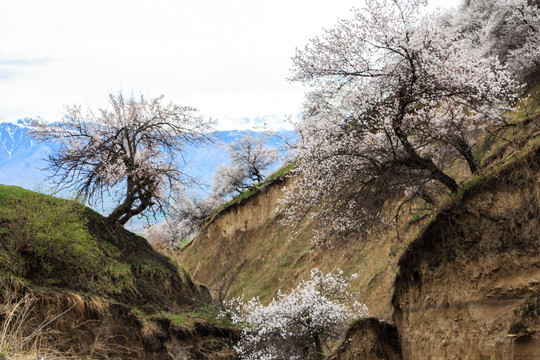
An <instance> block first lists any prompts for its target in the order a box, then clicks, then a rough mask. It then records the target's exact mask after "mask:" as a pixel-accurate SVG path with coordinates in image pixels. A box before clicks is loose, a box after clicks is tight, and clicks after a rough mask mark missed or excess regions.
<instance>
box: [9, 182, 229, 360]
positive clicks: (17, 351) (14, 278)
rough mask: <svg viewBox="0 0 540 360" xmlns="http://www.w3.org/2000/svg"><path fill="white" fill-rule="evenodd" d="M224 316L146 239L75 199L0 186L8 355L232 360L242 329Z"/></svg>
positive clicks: (202, 291)
mask: <svg viewBox="0 0 540 360" xmlns="http://www.w3.org/2000/svg"><path fill="white" fill-rule="evenodd" d="M216 314H217V311H215V310H212V307H211V299H210V297H209V293H208V290H207V289H206V288H204V287H201V286H198V285H195V284H194V283H193V282H192V281H191V279H190V277H189V276H188V275H187V273H186V272H185V271H184V270H183V269H182V268H180V267H179V266H178V265H177V264H175V263H174V262H172V261H171V260H170V259H168V258H167V257H165V256H163V255H161V254H159V253H157V252H156V251H154V250H153V249H152V248H151V247H150V245H149V244H148V243H147V242H146V240H145V239H143V238H141V237H139V236H136V235H135V234H133V233H130V232H129V231H126V230H124V229H122V228H117V229H110V228H107V227H106V226H105V223H104V219H103V217H102V216H101V215H99V214H98V213H96V212H94V211H92V210H90V209H88V208H85V207H83V206H82V205H80V204H78V203H76V202H73V201H67V200H63V199H58V198H54V197H50V196H47V195H42V194H38V193H35V192H31V191H28V190H24V189H21V188H18V187H13V186H4V185H0V319H1V320H2V336H1V337H0V358H2V359H4V358H5V357H7V358H11V356H21V355H22V354H29V355H31V354H34V355H35V356H47V355H49V356H53V355H55V356H56V355H62V356H74V355H77V356H89V357H90V358H110V357H113V358H114V357H119V358H133V359H155V358H167V357H168V356H169V355H168V353H169V352H173V353H174V354H175V358H176V359H182V358H194V357H195V358H196V357H197V356H202V355H201V354H205V353H208V354H212V353H220V352H221V353H222V356H223V357H221V358H223V359H225V358H227V356H230V350H227V349H228V348H229V342H230V338H231V337H232V338H234V337H235V336H236V335H235V334H236V332H235V330H234V329H231V328H228V327H226V326H225V325H226V324H221V325H220V323H219V322H218V321H217V320H216ZM227 353H229V355H227ZM182 354H183V355H182Z"/></svg>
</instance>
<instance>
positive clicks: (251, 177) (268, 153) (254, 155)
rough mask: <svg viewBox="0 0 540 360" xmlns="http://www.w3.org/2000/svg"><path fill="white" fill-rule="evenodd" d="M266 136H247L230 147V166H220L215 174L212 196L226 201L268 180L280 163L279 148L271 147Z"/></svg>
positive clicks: (228, 146)
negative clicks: (223, 198)
mask: <svg viewBox="0 0 540 360" xmlns="http://www.w3.org/2000/svg"><path fill="white" fill-rule="evenodd" d="M267 141H268V139H267V136H266V135H265V134H264V133H259V134H256V135H255V134H247V135H244V136H242V137H241V138H238V139H236V140H235V141H233V142H232V143H230V144H229V145H227V153H228V154H229V159H230V161H231V164H230V165H219V166H218V167H217V168H216V172H215V173H214V179H213V184H212V193H213V194H215V195H216V196H220V197H226V196H228V195H231V194H233V193H235V192H237V193H239V194H241V193H242V192H243V191H244V190H246V189H248V188H250V187H251V186H253V184H254V183H257V182H261V181H262V180H264V177H265V176H264V173H265V171H266V170H268V169H269V168H270V167H271V166H272V165H273V164H274V163H275V162H276V160H277V158H278V156H279V154H278V151H277V149H276V148H273V147H270V146H268V145H267V144H266V143H267Z"/></svg>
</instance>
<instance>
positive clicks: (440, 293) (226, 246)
mask: <svg viewBox="0 0 540 360" xmlns="http://www.w3.org/2000/svg"><path fill="white" fill-rule="evenodd" d="M513 121H515V125H514V126H512V127H510V128H509V129H507V130H505V132H503V133H500V134H499V138H498V139H493V138H491V139H488V138H486V139H485V140H484V145H483V146H482V147H481V149H480V150H479V153H478V154H479V155H480V156H482V158H483V160H482V163H483V166H484V168H485V169H486V170H485V171H484V172H483V173H481V174H479V175H477V176H475V177H473V178H469V177H468V176H467V175H466V172H463V171H462V172H460V171H461V170H460V167H459V166H456V167H455V168H454V169H453V170H452V171H453V172H455V173H456V174H458V176H459V179H460V183H461V188H460V191H459V192H457V193H456V194H453V195H452V196H450V197H447V198H445V199H444V200H443V202H442V204H441V205H440V206H439V207H437V208H435V209H432V210H431V211H430V212H424V213H423V214H422V213H420V215H419V216H418V215H414V214H411V215H409V216H405V217H404V218H402V219H401V220H400V222H399V226H398V227H397V231H396V227H394V228H390V229H387V230H382V231H380V230H379V231H376V232H374V233H373V234H372V235H371V236H370V238H369V241H365V238H362V237H360V236H358V235H356V234H351V235H350V236H349V237H348V238H347V239H345V241H333V244H334V245H333V246H332V247H322V248H321V247H316V246H314V245H311V244H310V243H309V240H310V239H311V237H312V236H313V234H314V231H316V230H317V227H318V224H317V223H316V222H314V221H312V220H305V221H304V222H302V223H300V224H299V225H298V226H297V227H296V228H294V229H293V228H289V227H285V226H283V225H281V224H280V222H279V220H280V217H281V216H282V215H280V214H279V213H277V212H276V207H277V205H278V203H279V200H280V199H281V198H282V197H283V190H284V188H285V187H286V186H287V185H288V184H289V182H290V181H294V179H292V178H281V179H279V180H278V181H275V182H274V183H273V184H271V185H269V186H266V187H263V188H261V189H259V190H258V191H257V192H255V194H252V195H251V196H250V197H248V198H246V199H243V200H241V201H240V202H238V203H235V204H233V205H232V206H230V207H228V208H227V209H225V210H224V211H222V212H221V213H219V214H218V215H216V216H214V217H213V218H212V219H211V220H210V221H209V222H208V223H206V224H205V225H204V226H203V227H202V228H201V229H200V231H199V233H198V234H197V236H196V237H195V239H194V240H193V242H192V243H191V244H190V245H189V246H188V247H186V248H185V249H184V250H183V251H182V252H181V253H180V254H179V262H180V264H182V265H183V266H185V267H186V268H187V269H188V271H189V272H190V273H191V274H192V275H193V278H194V279H195V281H197V282H199V283H204V284H205V285H207V286H208V287H209V288H210V289H211V290H212V291H214V293H215V294H217V295H219V294H220V293H222V294H223V293H224V292H225V291H228V293H227V295H228V296H239V295H241V294H244V295H245V297H246V298H248V299H249V298H251V297H252V296H259V297H260V298H261V300H263V301H267V302H268V301H270V300H271V299H272V298H273V297H274V296H275V295H276V293H277V290H278V289H281V290H282V291H286V290H288V289H290V288H292V287H294V286H295V285H296V284H297V283H298V281H299V280H301V279H305V278H306V277H307V276H308V273H309V270H310V269H312V268H314V267H317V268H319V269H321V270H322V271H323V272H328V271H332V270H334V269H336V268H341V269H343V270H344V271H345V273H346V274H352V273H357V274H358V278H357V279H356V280H355V281H354V282H353V283H352V289H353V290H356V291H358V292H359V296H358V299H359V300H360V301H362V302H364V303H366V304H367V306H368V308H369V311H370V314H371V316H373V317H375V318H377V319H380V320H385V321H386V322H387V323H390V324H393V325H392V326H389V325H380V324H385V323H378V322H376V323H373V322H370V321H367V322H365V323H359V324H357V325H355V326H354V327H353V328H351V329H350V330H349V332H348V334H347V336H346V339H347V341H346V342H345V343H344V344H343V346H342V347H341V348H340V349H339V350H338V351H337V352H336V353H335V354H334V357H333V358H334V359H357V358H364V357H359V356H360V355H359V354H360V353H362V352H363V354H372V355H371V356H373V357H366V358H369V359H371V358H373V359H386V358H388V359H390V358H392V359H393V358H396V359H401V358H405V359H416V358H418V356H420V354H422V356H424V354H425V355H426V358H445V359H446V358H454V359H462V358H471V359H480V358H482V359H483V358H487V359H499V358H513V357H515V358H516V359H520V358H523V359H526V358H527V359H528V358H535V357H538V356H539V355H538V354H537V353H536V352H534V351H536V350H535V349H538V348H540V347H539V346H538V341H539V340H538V339H539V338H538V334H539V333H540V328H539V322H538V321H539V320H538V316H537V314H538V291H539V288H538V279H540V273H539V271H538V269H540V253H539V250H538V249H540V238H539V235H538V234H540V229H539V227H538V226H539V225H538V224H539V223H540V217H539V213H540V211H539V207H538V204H539V203H540V198H539V197H538V194H539V191H540V188H539V187H538V184H539V183H540V178H539V170H540V169H539V168H538V164H539V163H540V146H539V142H538V132H537V127H536V125H533V126H531V119H530V118H528V117H527V116H523V114H521V113H516V114H514V115H513ZM533 123H534V121H533ZM501 138H504V139H508V138H510V139H512V140H511V141H507V140H504V141H503V140H501ZM460 174H463V175H460ZM334 240H335V239H334ZM392 329H393V330H392ZM441 339H442V340H441ZM441 341H442V342H443V346H441ZM385 344H386V345H385ZM388 344H391V345H388ZM396 344H398V345H396ZM381 349H397V350H396V351H395V352H392V351H390V350H388V351H389V352H384V351H382V350H381ZM377 354H378V355H377ZM366 356H367V355H366Z"/></svg>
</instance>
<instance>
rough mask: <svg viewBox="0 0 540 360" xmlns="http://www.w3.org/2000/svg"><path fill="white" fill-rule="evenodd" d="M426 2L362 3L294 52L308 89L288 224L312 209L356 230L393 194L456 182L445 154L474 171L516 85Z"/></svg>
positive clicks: (298, 75) (426, 192)
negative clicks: (487, 131)
mask: <svg viewBox="0 0 540 360" xmlns="http://www.w3.org/2000/svg"><path fill="white" fill-rule="evenodd" d="M425 3H426V2H425V1H422V0H367V1H366V7H365V8H364V9H358V10H354V12H353V15H354V17H353V18H352V19H350V20H341V21H339V22H338V24H337V25H336V26H335V27H334V28H332V29H328V30H325V32H324V34H323V35H322V36H320V37H316V38H314V39H312V40H311V41H310V43H309V44H308V45H307V46H306V47H305V48H304V49H302V50H297V54H296V56H295V57H294V58H293V61H294V73H293V77H292V80H295V81H299V82H302V83H304V84H307V85H309V86H311V87H312V91H311V93H310V95H309V96H308V102H307V105H306V111H305V115H304V119H303V121H302V122H301V123H300V125H299V126H298V132H299V133H300V137H299V143H298V146H297V152H296V154H295V155H296V158H297V164H298V167H297V169H296V173H299V174H301V176H300V177H299V179H298V181H296V182H295V183H294V184H293V185H292V186H291V187H290V188H289V191H288V192H287V194H288V197H287V200H286V205H285V206H283V207H282V208H283V210H284V212H285V213H286V214H287V215H288V219H289V221H290V222H297V221H299V220H300V219H301V218H302V217H303V216H304V215H305V214H308V213H310V214H312V215H314V216H318V217H319V218H320V219H321V220H322V221H323V225H324V226H323V227H325V228H332V229H335V230H338V231H340V230H355V229H361V228H363V227H364V226H365V225H367V224H370V223H372V222H373V221H378V219H380V213H379V211H381V209H382V205H383V204H384V203H385V200H386V199H388V198H390V197H391V196H393V195H397V194H403V193H404V192H406V193H408V194H411V195H412V196H420V197H422V198H423V199H425V200H426V201H428V202H433V197H432V196H431V194H430V191H431V190H432V189H433V188H435V187H438V186H439V185H440V186H442V187H443V188H446V189H448V190H449V191H451V192H454V191H456V190H457V189H458V184H457V183H456V181H455V179H454V178H452V177H451V176H450V175H448V174H447V173H445V171H444V170H445V167H446V166H447V165H448V163H449V162H450V161H455V159H458V158H461V159H463V160H464V162H465V163H466V164H468V167H469V168H470V171H472V172H476V171H477V170H478V164H477V161H476V159H475V158H474V156H473V152H472V149H473V146H474V141H475V136H476V135H477V132H478V130H480V129H482V127H484V126H485V125H486V124H490V123H491V124H492V123H497V122H498V123H502V122H504V121H505V120H504V119H505V117H504V112H505V111H506V110H507V109H508V104H509V102H511V101H512V100H513V96H514V92H515V91H516V86H517V85H516V84H515V82H514V81H513V80H512V78H511V77H510V75H509V73H508V72H507V71H506V70H505V68H504V67H503V66H502V65H501V64H500V63H499V62H498V60H497V59H496V58H493V57H482V58H481V57H473V56H470V52H469V51H468V47H467V46H464V45H463V44H462V43H461V42H460V41H459V37H458V36H457V35H454V34H452V33H451V32H448V31H446V29H445V28H444V27H442V26H440V21H439V20H438V18H437V17H435V16H432V15H426V13H425V11H424V5H425ZM344 189H348V190H347V192H344ZM322 199H325V203H324V204H322V203H321V200H322ZM330 199H333V200H330ZM314 209H317V212H314Z"/></svg>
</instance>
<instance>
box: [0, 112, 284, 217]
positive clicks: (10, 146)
mask: <svg viewBox="0 0 540 360" xmlns="http://www.w3.org/2000/svg"><path fill="white" fill-rule="evenodd" d="M27 127H28V125H27V123H26V122H24V121H22V120H19V121H18V122H17V123H16V124H14V123H0V184H5V185H17V186H20V187H23V188H26V189H30V190H36V191H40V192H44V193H50V192H52V182H50V181H48V180H47V177H48V176H49V175H50V173H49V172H48V171H46V170H45V169H46V168H47V166H48V164H47V161H46V159H47V156H48V155H49V154H51V153H53V152H55V151H57V150H58V149H59V146H58V145H57V144H55V143H48V142H38V141H36V140H35V139H34V138H33V137H31V136H30V135H28V134H27ZM247 133H249V131H236V130H233V131H218V132H216V133H215V135H216V138H217V139H218V141H217V142H215V143H212V144H207V145H204V146H202V147H198V148H187V149H186V151H185V158H186V159H187V162H188V164H187V166H186V167H185V168H184V171H185V172H186V173H187V174H189V175H191V176H194V177H196V178H198V179H200V181H201V182H202V183H203V184H208V185H209V184H210V183H211V181H212V176H213V174H214V170H215V168H216V166H217V165H219V164H224V163H227V162H228V156H227V152H226V151H225V150H224V147H223V145H224V144H228V143H230V142H232V141H233V140H234V139H237V138H239V137H241V136H243V135H245V134H247ZM277 135H278V136H275V137H272V138H271V139H270V145H272V146H279V145H280V143H281V140H280V138H281V137H284V136H287V137H291V136H294V133H293V132H291V131H287V130H283V131H280V132H278V133H277ZM278 167H279V165H276V166H275V167H274V169H271V170H270V171H274V170H276V169H277V168H278ZM198 192H199V194H200V196H201V197H204V196H205V193H204V191H203V190H198ZM96 210H97V211H100V212H101V211H103V209H100V208H96Z"/></svg>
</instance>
